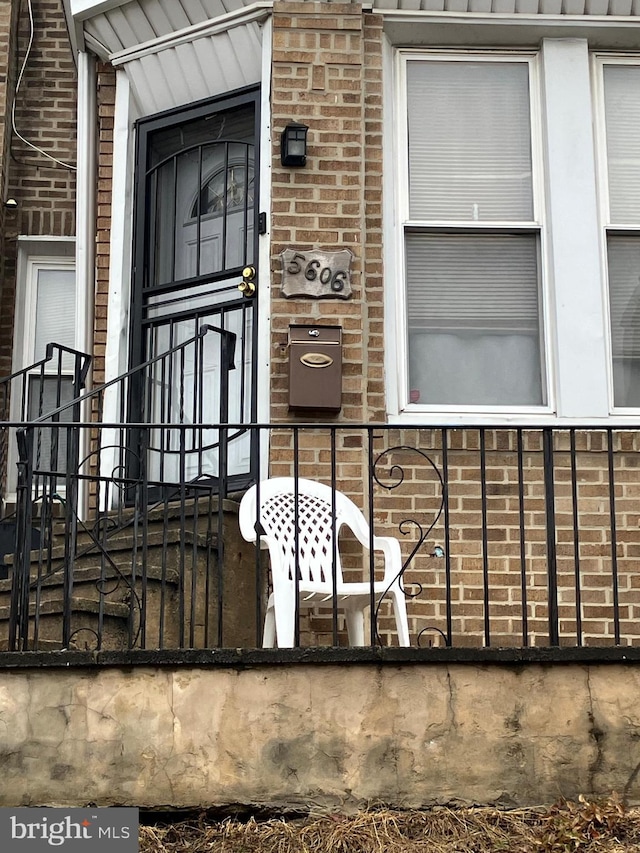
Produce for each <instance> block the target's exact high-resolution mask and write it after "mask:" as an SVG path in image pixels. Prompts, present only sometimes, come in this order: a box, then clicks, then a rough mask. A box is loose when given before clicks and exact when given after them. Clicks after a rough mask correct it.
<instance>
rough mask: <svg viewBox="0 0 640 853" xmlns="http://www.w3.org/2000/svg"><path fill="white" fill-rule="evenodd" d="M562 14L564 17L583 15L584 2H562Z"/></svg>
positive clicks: (577, 0)
mask: <svg viewBox="0 0 640 853" xmlns="http://www.w3.org/2000/svg"><path fill="white" fill-rule="evenodd" d="M562 13H563V14H564V15H584V14H585V8H584V0H562Z"/></svg>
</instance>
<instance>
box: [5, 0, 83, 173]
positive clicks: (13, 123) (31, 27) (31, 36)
mask: <svg viewBox="0 0 640 853" xmlns="http://www.w3.org/2000/svg"><path fill="white" fill-rule="evenodd" d="M27 7H28V9H29V43H28V44H27V50H26V53H25V55H24V59H23V60H22V66H21V68H20V73H19V74H18V79H17V80H16V89H15V92H14V96H13V105H12V107H11V128H12V130H13V132H14V133H15V135H16V136H17V137H18V139H20V140H21V141H22V142H24V144H25V145H28V146H29V148H32V149H33V150H34V151H37V152H38V153H39V154H42V155H43V157H46V158H47V159H49V160H53V162H54V163H57V164H58V165H59V166H63V167H64V168H65V169H69V170H70V171H72V172H76V171H77V166H74V165H73V164H72V163H65V162H64V160H59V159H58V158H57V157H54V156H53V154H49V153H48V152H47V151H44V150H43V149H42V148H39V147H38V146H37V145H34V144H33V142H29V140H28V139H25V138H24V136H23V135H22V134H21V133H20V132H19V131H18V128H17V127H16V102H17V100H18V92H19V91H20V85H21V84H22V78H23V77H24V72H25V70H26V68H27V62H28V61H29V56H30V55H31V48H32V47H33V39H34V36H35V25H34V22H33V6H32V5H31V0H27Z"/></svg>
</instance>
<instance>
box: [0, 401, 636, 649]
mask: <svg viewBox="0 0 640 853" xmlns="http://www.w3.org/2000/svg"><path fill="white" fill-rule="evenodd" d="M85 397H86V395H85ZM107 408H108V406H105V407H104V408H103V409H102V411H105V410H106V409H107ZM10 426H11V427H15V428H19V429H20V480H19V498H18V507H19V520H20V524H21V525H22V526H21V527H20V535H19V537H18V547H17V549H16V553H15V554H14V556H13V560H12V562H11V579H10V580H9V581H4V582H1V583H0V595H3V594H6V595H11V606H10V614H9V619H8V622H7V623H6V624H5V626H4V627H3V626H2V624H1V623H0V642H2V643H4V644H5V647H6V648H8V649H10V650H26V649H32V648H39V649H46V648H54V647H58V648H59V647H64V648H74V647H75V648H91V649H131V648H147V649H189V648H203V649H207V648H242V647H244V648H247V647H248V648H251V647H256V646H261V645H262V643H263V630H264V625H265V616H266V615H267V608H268V603H269V601H270V598H269V596H270V593H271V591H272V588H273V585H272V576H271V572H270V569H269V560H268V559H267V558H268V550H263V551H262V552H261V551H259V550H258V549H256V548H255V546H254V544H252V543H251V542H248V541H246V540H245V538H244V537H243V536H242V535H241V532H240V529H239V521H238V507H239V502H240V500H241V498H242V495H243V494H244V491H245V489H246V486H247V484H248V478H247V472H248V471H249V470H250V469H249V462H248V457H249V456H252V460H251V464H254V465H257V468H256V470H258V471H260V472H261V478H262V479H261V482H262V483H264V479H265V478H267V477H269V478H273V477H280V476H291V477H293V478H294V483H295V485H294V487H293V488H294V496H295V501H294V513H295V524H294V526H293V528H292V529H293V535H292V539H291V540H290V542H289V544H288V546H286V547H288V548H289V551H288V553H289V555H290V557H291V559H292V560H293V563H292V564H291V565H293V566H294V568H293V569H292V571H291V580H292V582H293V586H294V589H295V592H296V593H298V592H299V593H300V595H299V596H298V595H297V594H296V595H295V596H294V597H293V598H292V599H291V602H292V604H291V606H292V608H293V614H294V615H293V621H294V623H295V624H294V634H293V644H294V645H302V646H339V645H346V644H348V643H349V636H348V631H347V627H346V621H345V614H344V610H343V602H342V600H341V595H340V594H339V593H340V589H339V584H340V582H341V578H342V579H344V581H345V582H356V583H360V584H361V585H362V584H364V588H365V590H368V592H367V596H368V601H367V602H366V603H367V604H368V605H369V607H368V608H367V614H368V615H367V620H368V621H367V623H366V629H365V636H364V644H365V645H369V646H380V645H383V646H386V645H397V643H398V631H397V625H396V621H395V611H394V608H393V607H392V603H391V600H390V599H391V595H390V593H391V589H390V588H389V591H388V593H387V594H385V595H381V594H379V591H378V592H376V591H375V590H376V589H377V588H376V587H374V584H379V583H380V582H381V581H382V576H383V574H382V573H383V567H382V564H381V563H380V562H379V560H378V558H377V557H376V556H375V555H374V553H373V549H372V548H371V546H373V545H374V544H376V542H375V541H374V537H380V536H386V537H393V538H395V539H397V541H398V542H399V543H400V550H401V561H400V563H399V564H398V565H399V568H398V570H397V576H398V579H399V582H400V584H401V587H402V590H403V592H404V595H405V598H406V608H407V614H408V620H409V628H410V638H411V640H410V641H411V645H412V646H413V647H414V648H423V649H429V648H437V647H448V648H453V649H455V648H470V647H471V648H478V649H482V648H497V647H499V648H502V647H509V648H519V649H521V648H528V647H552V648H559V647H572V648H574V649H580V648H587V647H605V646H616V645H617V646H633V645H640V620H638V616H639V615H640V584H639V582H638V574H637V569H636V567H637V562H638V558H639V557H640V528H639V522H640V509H639V507H640V503H639V500H638V499H639V497H640V480H639V477H638V470H639V467H640V456H639V450H640V432H639V431H638V430H635V429H631V428H622V427H611V428H602V427H600V426H594V427H580V428H577V427H576V428H558V427H553V428H552V427H548V428H541V427H537V426H533V427H518V428H515V427H464V428H458V427H456V428H453V427H442V428H426V427H421V426H416V427H403V428H399V427H397V426H391V425H385V424H380V425H346V424H340V425H335V424H334V425H317V424H315V425H311V424H309V425H299V426H292V425H288V424H262V425H258V424H255V425H252V426H250V427H247V425H243V424H238V425H234V424H225V423H215V424H210V423H209V424H198V423H160V422H157V423H150V424H143V423H137V424H129V423H122V422H120V423H119V422H117V421H110V422H109V423H103V424H100V425H97V424H95V423H91V422H83V423H80V422H77V423H73V424H67V423H64V422H61V421H59V422H57V423H51V424H50V427H49V428H50V429H52V430H57V431H59V432H61V433H64V434H66V448H67V456H66V461H65V464H64V465H60V466H59V470H44V471H43V470H38V467H37V465H36V464H35V463H34V460H35V459H36V458H37V457H36V456H35V455H34V453H33V451H32V444H33V439H34V435H35V431H36V430H37V429H38V428H39V425H38V424H34V423H31V424H17V423H13V424H10ZM132 435H135V436H136V443H135V445H133V446H132V443H131V436H132ZM232 438H233V439H234V440H232ZM238 439H239V440H240V441H239V443H238ZM245 439H246V440H245ZM243 442H244V443H243ZM60 444H61V442H60V441H59V442H58V446H60ZM81 448H84V450H83V451H82V452H81ZM74 454H75V455H74ZM132 454H133V455H135V464H134V465H131V464H128V462H127V458H128V457H129V456H131V455H132ZM153 454H155V455H153ZM222 456H224V459H223V458H221V457H222ZM243 477H244V480H243ZM249 479H250V478H249ZM254 479H256V478H254ZM303 479H310V480H313V481H318V482H322V483H324V484H326V485H328V486H329V488H330V494H331V499H330V505H331V508H332V509H331V511H330V512H329V514H328V516H327V517H328V518H329V522H328V523H329V526H330V527H331V531H330V535H329V539H328V540H327V541H328V544H326V545H325V546H323V547H324V549H325V550H324V553H323V557H322V559H321V560H320V571H321V573H322V578H323V581H324V583H325V584H326V586H325V594H324V595H320V596H318V597H316V598H315V599H314V600H313V601H312V602H310V601H309V600H308V597H307V599H305V598H304V595H305V591H304V589H303V583H302V580H301V577H302V575H301V568H302V566H301V562H300V561H301V560H302V551H303V548H305V547H306V548H309V547H311V550H312V551H313V549H316V550H317V547H319V546H316V544H314V543H313V542H312V543H311V546H309V538H308V535H307V533H306V532H304V533H303V524H302V515H303V514H304V513H306V512H307V510H306V509H305V505H303V502H302V501H301V499H300V498H301V495H302V493H303V491H304V490H303V485H304V484H303V483H302V480H303ZM36 483H38V484H40V486H39V488H40V492H39V493H38V499H39V500H40V501H41V502H42V501H43V502H45V503H46V502H53V501H54V500H55V501H56V502H57V503H58V504H59V505H60V507H61V508H62V511H61V513H59V515H58V516H56V515H55V514H54V513H49V514H48V515H47V517H46V518H47V525H48V526H47V527H46V529H43V531H42V534H41V537H40V540H39V541H38V542H37V543H36V545H35V546H34V543H33V541H30V540H29V537H28V535H27V534H28V530H29V526H30V524H31V523H32V521H33V518H32V514H31V513H32V512H33V506H34V494H35V489H36V486H35V484H36ZM238 484H240V486H238ZM261 489H262V491H265V487H264V485H262V486H258V491H260V490H261ZM338 493H342V494H344V495H347V496H348V497H350V498H351V500H352V501H353V502H354V503H355V504H356V506H357V507H358V508H359V510H360V511H362V513H363V516H364V522H365V529H366V527H368V531H367V532H366V534H363V535H365V540H364V542H365V547H363V546H362V544H361V543H360V542H359V541H358V540H357V538H355V537H353V536H351V535H349V534H348V532H347V533H346V534H345V535H344V536H340V537H339V536H338V535H337V534H338V530H337V528H338V522H336V520H335V517H336V508H337V506H338V501H339V498H338ZM259 505H260V502H259V500H258V506H259ZM264 512H265V510H264V509H261V510H256V511H255V518H253V519H252V523H251V528H252V529H253V530H256V531H258V533H259V534H260V533H261V534H262V535H264V534H265V532H266V531H267V529H268V524H267V518H266V516H265V515H263V513H264ZM303 538H304V540H305V541H304V543H303V542H302V539H303ZM367 545H368V546H369V547H367ZM338 560H339V562H338ZM392 580H393V579H392ZM2 584H5V585H6V590H5V591H4V592H3V588H2ZM389 587H390V585H389ZM383 592H387V591H386V590H383ZM0 612H1V605H0ZM3 631H4V633H2V632H3ZM283 636H284V634H282V636H281V637H279V638H278V639H280V640H281V639H282V637H283ZM3 637H4V638H5V639H4V640H3V639H2V638H3ZM352 639H353V638H352Z"/></svg>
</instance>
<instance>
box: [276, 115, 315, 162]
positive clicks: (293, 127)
mask: <svg viewBox="0 0 640 853" xmlns="http://www.w3.org/2000/svg"><path fill="white" fill-rule="evenodd" d="M308 130H309V128H308V127H307V125H306V124H299V123H298V122H291V123H290V124H288V125H287V126H286V127H285V129H284V130H283V131H282V135H281V136H280V162H281V163H282V165H283V166H306V165H307V131H308Z"/></svg>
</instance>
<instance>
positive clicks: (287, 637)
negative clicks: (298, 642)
mask: <svg viewBox="0 0 640 853" xmlns="http://www.w3.org/2000/svg"><path fill="white" fill-rule="evenodd" d="M273 605H274V611H275V624H276V638H277V644H278V648H279V649H292V648H293V647H294V645H295V637H296V626H295V620H296V617H295V613H296V608H295V601H294V597H293V596H288V595H287V596H283V595H281V596H278V597H274V599H273Z"/></svg>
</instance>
